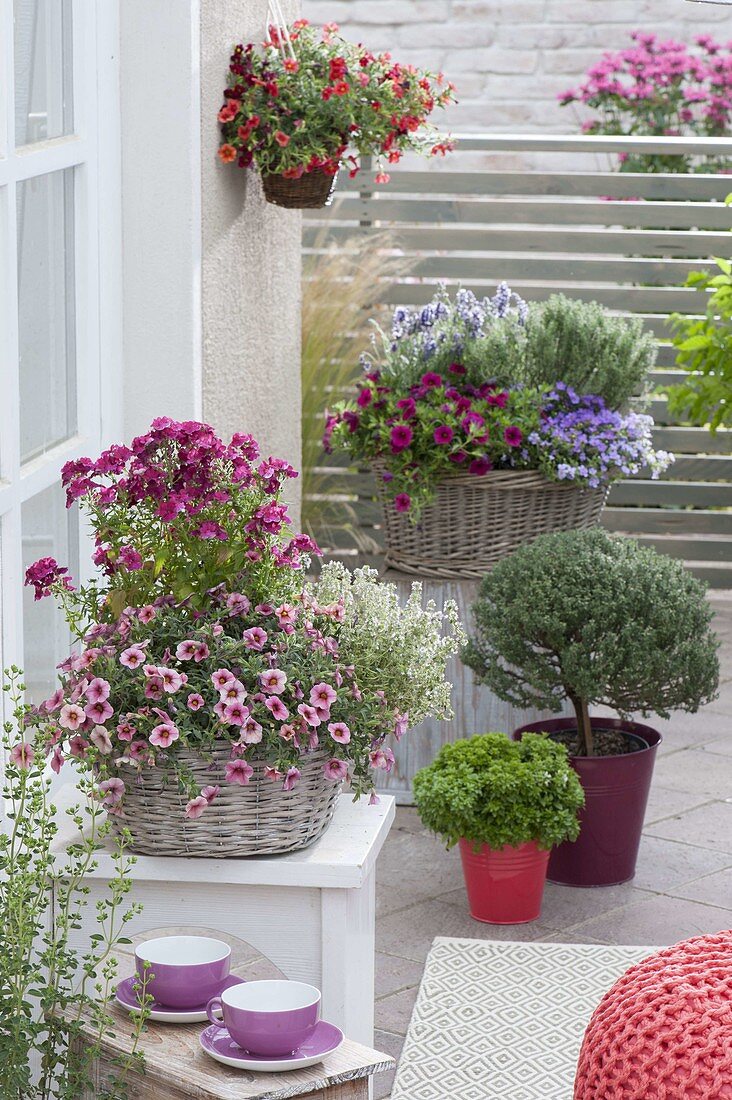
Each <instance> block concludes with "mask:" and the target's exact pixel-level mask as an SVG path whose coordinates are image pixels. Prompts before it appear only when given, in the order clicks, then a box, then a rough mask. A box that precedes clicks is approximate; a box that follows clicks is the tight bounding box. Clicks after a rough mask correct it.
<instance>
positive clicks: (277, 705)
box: [264, 695, 290, 722]
mask: <svg viewBox="0 0 732 1100" xmlns="http://www.w3.org/2000/svg"><path fill="white" fill-rule="evenodd" d="M264 705H265V707H266V708H267V710H268V711H269V713H270V714H271V715H272V717H273V718H276V719H277V721H278V722H286V721H287V719H288V718H289V717H290V712H289V710H288V709H287V707H286V706H285V704H284V703H283V702H282V700H281V699H280V697H279V695H270V696H268V697H267V698H266V699H265V700H264Z"/></svg>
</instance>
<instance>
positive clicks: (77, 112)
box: [0, 0, 123, 689]
mask: <svg viewBox="0 0 732 1100" xmlns="http://www.w3.org/2000/svg"><path fill="white" fill-rule="evenodd" d="M13 39H14V34H13V2H12V0H0V667H6V666H8V665H9V664H16V665H19V666H20V667H22V665H23V575H22V544H21V509H22V506H23V504H24V503H25V502H26V501H28V500H30V499H31V498H32V497H34V496H35V495H36V494H38V493H40V492H42V491H43V490H44V489H47V488H49V487H50V486H52V485H55V484H57V483H58V481H59V475H60V470H61V467H62V465H63V464H64V463H65V462H67V461H69V460H70V459H73V458H78V457H80V456H82V455H87V454H91V455H94V454H95V453H96V452H98V451H99V450H100V449H101V448H102V447H103V446H105V445H106V444H108V443H109V442H111V441H112V440H113V439H114V438H115V437H119V436H120V435H121V432H122V424H123V409H122V392H123V390H122V318H121V294H122V278H121V194H120V190H121V166H120V123H119V11H118V0H73V3H72V40H73V47H72V53H73V111H74V123H73V133H72V134H70V135H68V136H64V137H59V138H53V139H51V140H48V141H43V142H38V143H35V144H33V145H27V146H24V147H21V148H20V149H18V150H16V148H15V132H14V129H15V102H14V64H13ZM64 169H73V171H74V235H75V243H74V247H75V257H74V260H75V262H74V270H75V299H74V304H75V329H76V401H77V426H78V427H77V431H76V434H74V435H73V436H72V437H71V438H69V439H67V440H65V441H64V442H62V443H59V444H58V445H57V446H55V447H53V448H52V449H50V450H48V451H47V452H45V453H44V454H43V455H41V456H39V457H37V458H34V459H32V460H31V461H29V462H27V463H26V464H24V465H22V466H21V462H20V407H19V403H20V392H19V374H18V355H19V346H18V292H17V231H16V217H17V212H16V194H17V188H16V185H17V184H18V182H20V181H22V180H27V179H31V178H33V177H36V176H41V175H46V174H47V173H50V172H57V171H61V170H64ZM79 536H80V538H79V544H80V562H81V573H82V575H81V577H80V578H77V579H81V580H83V579H85V577H88V575H89V573H90V571H91V566H90V562H89V553H88V550H89V539H88V535H87V534H86V532H84V530H83V529H80V531H79ZM51 687H52V685H49V689H50V688H51Z"/></svg>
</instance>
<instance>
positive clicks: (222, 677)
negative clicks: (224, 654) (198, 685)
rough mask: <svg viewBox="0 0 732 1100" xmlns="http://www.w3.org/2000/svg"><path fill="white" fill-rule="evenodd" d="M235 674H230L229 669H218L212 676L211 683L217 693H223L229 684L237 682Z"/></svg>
mask: <svg viewBox="0 0 732 1100" xmlns="http://www.w3.org/2000/svg"><path fill="white" fill-rule="evenodd" d="M235 679H236V677H235V676H234V673H233V672H229V670H228V669H227V668H217V669H216V671H215V672H214V673H213V674H212V676H211V683H212V684H213V686H214V687H215V688H216V690H217V691H221V689H222V688H225V687H226V685H227V684H230V683H231V682H232V680H235Z"/></svg>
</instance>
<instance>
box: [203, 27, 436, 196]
mask: <svg viewBox="0 0 732 1100" xmlns="http://www.w3.org/2000/svg"><path fill="white" fill-rule="evenodd" d="M453 98H454V95H453V86H452V84H450V83H448V82H447V81H446V80H445V78H444V76H443V75H442V74H441V73H440V74H438V75H434V74H432V73H429V72H422V71H420V70H418V69H415V68H414V66H412V65H400V64H399V63H398V62H395V61H394V60H393V59H392V58H391V56H390V54H388V53H384V54H374V53H372V52H371V51H370V50H367V49H366V48H365V47H363V46H360V45H355V44H353V43H350V42H347V41H345V39H343V38H342V37H341V36H340V35H339V34H338V27H337V26H336V24H335V23H329V24H327V25H326V26H325V27H324V28H323V29H322V32H318V30H317V29H316V28H315V27H311V26H310V25H309V24H308V21H307V20H306V19H298V20H297V21H296V22H295V23H293V24H292V27H291V28H289V30H288V31H287V34H286V35H283V34H282V33H281V32H280V31H278V30H277V28H275V27H270V30H269V38H268V39H267V41H266V42H265V43H264V47H263V49H261V50H257V49H256V48H255V45H254V43H252V42H250V43H249V44H248V45H246V46H244V45H242V44H240V45H238V46H236V47H235V49H234V53H233V55H232V57H231V64H230V65H229V87H228V88H227V89H226V91H225V92H224V99H225V102H224V105H223V107H222V108H221V110H220V111H219V122H220V123H221V128H222V136H223V143H222V145H221V146H220V148H219V157H220V159H221V160H222V161H224V163H232V162H234V161H235V162H236V163H237V164H238V165H239V166H240V167H242V168H247V167H249V166H252V165H254V166H256V167H257V168H258V169H259V170H260V172H262V173H276V174H281V175H282V176H284V177H285V178H286V179H299V178H300V177H301V176H303V175H305V174H306V173H309V172H315V171H322V172H326V173H328V174H331V175H335V173H336V172H337V171H338V169H339V167H340V165H341V162H344V163H345V164H346V165H347V166H348V167H349V168H350V172H351V175H352V176H353V175H355V174H356V173H357V172H358V170H359V167H360V158H361V157H363V156H366V155H371V154H373V155H375V156H376V158H377V164H378V167H379V171H378V173H377V177H376V182H377V183H388V181H389V176H388V174H387V173H386V172H385V171H384V165H385V162H386V163H389V164H394V163H396V162H397V161H399V160H400V159H401V158H402V156H403V155H404V153H406V152H410V151H411V152H421V153H426V154H427V155H431V156H437V155H442V156H444V155H445V153H447V152H448V151H449V150H450V149H451V148H452V143H451V142H450V141H448V140H446V139H445V138H443V137H441V135H440V134H439V133H437V131H436V130H435V129H434V127H433V126H432V125H431V124H430V123H429V122H428V116H429V115H430V114H431V112H432V111H433V110H434V109H435V107H445V106H447V104H448V103H450V102H451V101H452V100H453Z"/></svg>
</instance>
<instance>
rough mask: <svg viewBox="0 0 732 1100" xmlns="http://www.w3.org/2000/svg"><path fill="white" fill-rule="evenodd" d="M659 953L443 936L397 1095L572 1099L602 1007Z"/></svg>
mask: <svg viewBox="0 0 732 1100" xmlns="http://www.w3.org/2000/svg"><path fill="white" fill-rule="evenodd" d="M655 950H656V948H653V947H603V946H601V945H600V944H593V945H589V944H564V943H513V942H512V943H494V942H491V941H489V940H488V941H487V940H458V939H447V938H443V937H438V938H437V939H436V940H435V941H434V943H433V944H432V948H431V950H430V953H429V955H428V957H427V963H426V965H425V971H424V974H423V976H422V984H421V985H420V988H419V996H418V997H417V1003H416V1005H415V1007H414V1012H413V1014H412V1020H411V1023H410V1025H409V1031H408V1033H407V1038H406V1040H405V1043H404V1049H403V1051H402V1055H401V1058H400V1060H399V1069H398V1071H397V1076H396V1080H395V1082H394V1088H393V1091H392V1100H571V1096H572V1086H573V1083H574V1074H575V1068H576V1065H577V1057H578V1055H579V1048H580V1044H581V1042H582V1036H583V1034H584V1030H585V1027H586V1026H587V1023H588V1021H589V1019H590V1016H591V1015H592V1012H593V1011H594V1009H595V1007H596V1005H597V1003H598V1002H599V1000H600V998H601V997H602V995H603V993H605V992H606V990H608V989H609V988H610V986H611V985H612V984H613V982H614V981H615V980H616V978H619V977H620V975H621V974H623V973H624V972H625V971H626V970H627V969H628V967H629V966H632V964H633V963H635V962H639V961H640V960H641V959H643V958H645V957H646V956H647V955H649V954H651V953H652V952H653V951H655Z"/></svg>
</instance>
